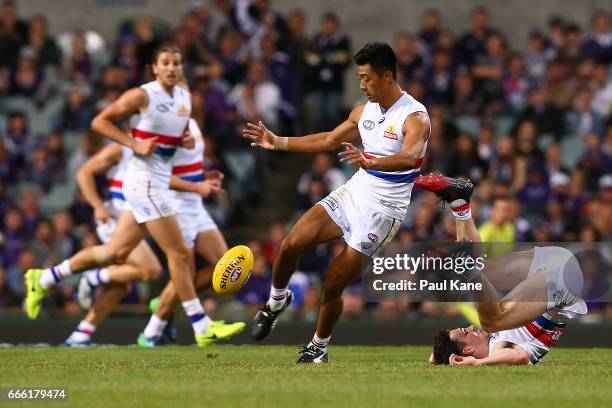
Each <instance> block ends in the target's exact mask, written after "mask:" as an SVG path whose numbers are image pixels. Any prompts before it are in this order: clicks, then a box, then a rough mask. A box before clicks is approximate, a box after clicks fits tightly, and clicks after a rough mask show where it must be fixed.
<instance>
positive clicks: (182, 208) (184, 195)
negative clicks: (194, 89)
mask: <svg viewBox="0 0 612 408" xmlns="http://www.w3.org/2000/svg"><path fill="white" fill-rule="evenodd" d="M189 132H190V133H191V135H192V136H193V137H194V138H195V139H196V144H195V147H194V148H193V149H183V148H179V149H177V151H176V153H175V154H174V158H173V159H172V175H174V176H177V177H180V178H182V179H183V180H186V181H191V182H192V183H197V182H200V181H204V139H203V138H202V132H201V131H200V128H199V126H198V124H197V122H196V121H195V120H194V119H189ZM172 200H173V201H172V205H173V207H174V209H175V210H176V212H177V213H184V212H187V213H189V212H197V211H198V207H200V206H202V205H203V204H202V197H201V196H200V195H199V194H198V193H190V192H181V191H174V190H172Z"/></svg>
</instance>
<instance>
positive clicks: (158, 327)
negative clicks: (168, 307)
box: [144, 314, 168, 339]
mask: <svg viewBox="0 0 612 408" xmlns="http://www.w3.org/2000/svg"><path fill="white" fill-rule="evenodd" d="M167 324H168V321H167V320H162V319H160V318H159V317H157V316H156V315H155V314H152V315H151V318H150V319H149V323H147V327H145V329H144V335H145V337H146V338H148V339H150V338H153V337H157V336H161V334H162V332H163V331H164V329H165V328H166V325H167Z"/></svg>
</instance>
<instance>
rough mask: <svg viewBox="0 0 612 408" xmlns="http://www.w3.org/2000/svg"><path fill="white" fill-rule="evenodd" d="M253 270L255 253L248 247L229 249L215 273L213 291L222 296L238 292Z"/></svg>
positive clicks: (241, 246)
mask: <svg viewBox="0 0 612 408" xmlns="http://www.w3.org/2000/svg"><path fill="white" fill-rule="evenodd" d="M252 270H253V252H251V249H250V248H249V247H248V246H246V245H238V246H235V247H233V248H231V249H229V250H228V251H227V252H226V253H225V254H224V255H223V256H222V257H221V259H219V262H217V265H216V266H215V272H214V273H213V279H212V284H213V289H214V290H215V292H217V293H219V294H221V295H230V294H232V293H236V292H238V291H239V290H240V289H241V288H242V287H243V286H244V285H245V284H246V283H247V281H248V280H249V277H250V276H251V271H252Z"/></svg>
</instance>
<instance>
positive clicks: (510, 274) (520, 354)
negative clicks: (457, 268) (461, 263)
mask: <svg viewBox="0 0 612 408" xmlns="http://www.w3.org/2000/svg"><path fill="white" fill-rule="evenodd" d="M415 185H417V186H419V187H422V188H425V189H427V190H429V191H432V192H434V193H435V194H436V195H437V196H438V197H440V198H441V199H443V200H444V201H446V202H447V203H449V204H450V205H451V209H452V211H453V214H454V215H455V218H456V225H457V241H467V242H468V243H466V244H464V245H463V246H464V248H468V252H467V254H472V252H473V251H478V249H475V248H476V247H475V246H474V245H472V244H473V243H474V242H480V235H479V234H478V230H477V229H476V227H475V225H474V221H473V219H472V217H471V210H470V208H469V201H470V196H471V195H472V191H473V186H472V184H471V183H470V182H469V181H464V180H457V179H451V178H448V177H445V176H441V175H428V176H421V177H418V178H417V180H416V181H415ZM461 246H462V244H459V248H460V247H461ZM484 265H485V268H484V269H483V271H482V273H476V272H472V273H471V274H467V276H465V277H464V280H470V281H478V282H481V283H482V284H483V288H484V289H483V291H474V292H473V294H474V298H475V300H476V304H475V305H476V309H477V311H478V317H479V319H480V322H481V324H482V327H483V330H480V329H476V328H474V327H473V326H469V327H467V328H456V329H446V330H442V331H441V332H439V333H438V334H437V336H436V338H435V343H434V352H433V353H432V355H431V356H430V362H431V363H433V364H453V365H485V364H537V363H538V362H539V361H540V360H541V359H542V358H543V357H544V355H545V354H546V353H547V352H548V351H549V348H550V347H552V346H554V345H555V343H556V342H557V340H558V339H559V337H560V336H561V334H562V333H563V331H564V330H565V325H566V323H567V320H568V319H572V318H574V317H576V316H578V315H583V314H585V313H586V312H587V308H586V304H585V302H584V301H583V300H582V299H581V295H582V286H583V276H582V271H581V269H580V265H579V263H578V260H577V259H576V257H575V256H574V255H573V254H572V253H571V252H570V251H569V250H567V249H565V248H562V247H556V246H549V247H537V246H536V247H534V248H533V249H531V250H528V251H519V252H511V253H509V254H505V255H501V256H498V257H496V258H494V259H491V260H487V261H485V262H484ZM496 287H498V288H501V287H504V288H508V289H511V290H510V292H509V293H508V294H507V295H506V296H505V297H504V298H503V299H498V297H497V291H496Z"/></svg>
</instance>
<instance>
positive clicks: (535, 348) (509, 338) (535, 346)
mask: <svg viewBox="0 0 612 408" xmlns="http://www.w3.org/2000/svg"><path fill="white" fill-rule="evenodd" d="M574 317H576V314H575V313H573V312H571V311H568V310H564V309H552V310H549V311H547V312H546V313H544V314H543V315H542V316H540V317H539V318H537V319H536V320H534V321H533V322H531V323H528V324H526V325H524V326H522V327H518V328H516V329H511V330H502V331H500V332H497V333H493V334H492V335H491V338H490V339H489V356H490V355H492V354H493V350H494V349H495V345H497V343H499V342H500V341H506V342H508V343H512V344H516V345H517V346H519V347H521V348H522V349H523V350H525V351H526V352H527V354H529V364H537V363H539V362H540V361H541V360H542V358H543V357H544V356H545V355H546V353H548V351H549V350H550V348H551V347H553V346H554V345H555V344H556V343H557V341H558V340H559V337H561V334H563V332H564V331H565V326H566V324H567V320H568V319H572V318H574Z"/></svg>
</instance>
